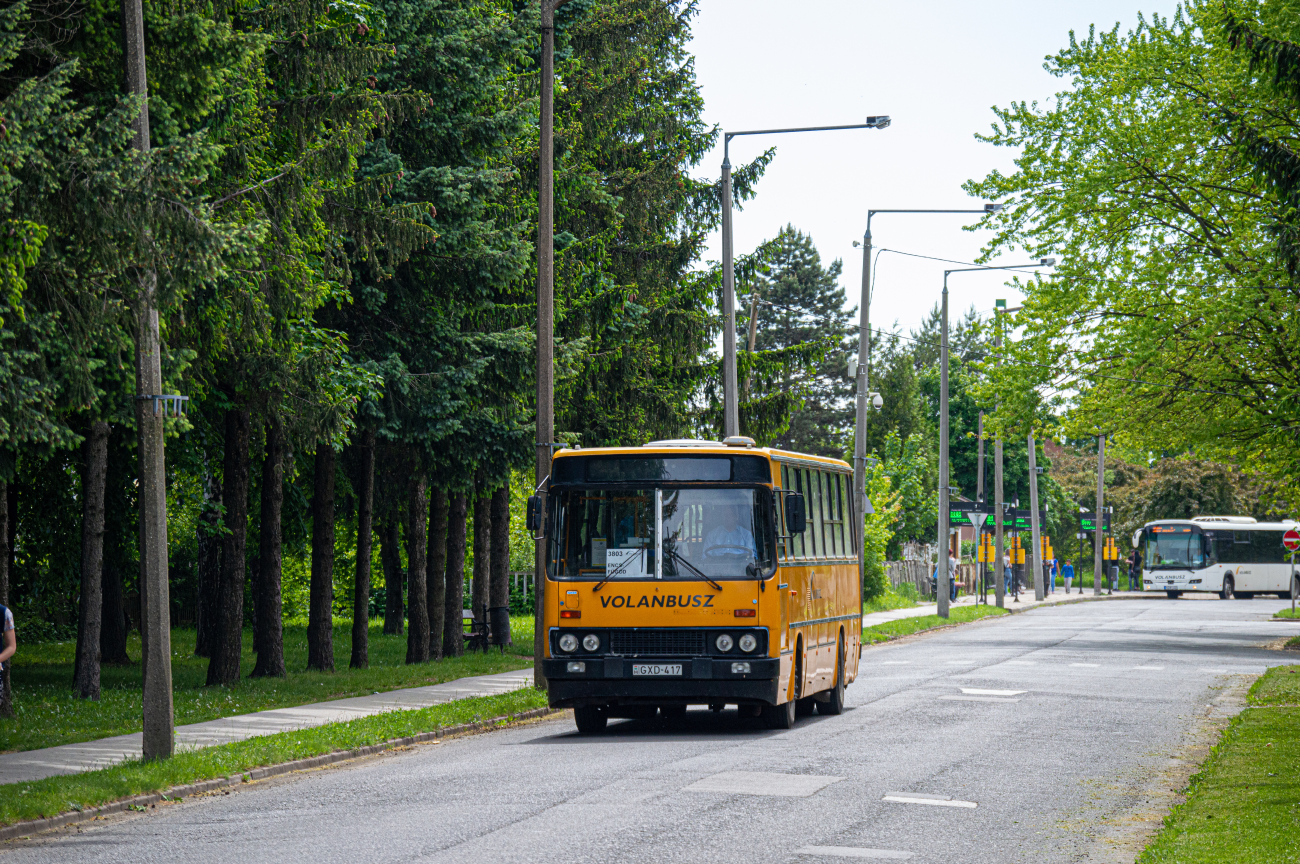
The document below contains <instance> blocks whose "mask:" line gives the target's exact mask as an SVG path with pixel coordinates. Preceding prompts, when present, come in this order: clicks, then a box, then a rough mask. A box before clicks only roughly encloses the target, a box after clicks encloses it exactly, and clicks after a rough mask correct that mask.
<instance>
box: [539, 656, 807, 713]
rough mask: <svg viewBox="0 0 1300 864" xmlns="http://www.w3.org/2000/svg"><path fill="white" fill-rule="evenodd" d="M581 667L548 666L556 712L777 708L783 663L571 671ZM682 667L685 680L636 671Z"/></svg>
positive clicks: (627, 664)
mask: <svg viewBox="0 0 1300 864" xmlns="http://www.w3.org/2000/svg"><path fill="white" fill-rule="evenodd" d="M573 662H575V661H572V660H565V659H550V660H543V661H542V670H543V672H545V674H546V683H547V692H548V695H549V696H550V703H551V707H552V708H572V707H574V706H576V705H654V704H663V703H686V704H694V705H707V704H711V703H714V704H716V703H719V702H722V703H731V704H742V703H743V704H755V705H757V704H767V705H775V704H776V703H777V699H778V693H777V690H778V683H779V681H778V679H779V677H780V674H781V660H780V658H777V657H755V658H745V659H743V660H742V659H740V658H728V659H725V660H719V659H717V658H710V657H695V658H691V657H674V658H671V659H664V660H656V659H652V658H650V659H647V658H640V657H638V658H636V659H635V660H633V659H629V658H626V657H596V658H583V659H582V660H580V661H577V662H580V663H581V664H582V668H581V670H580V671H578V670H575V671H570V669H569V665H570V664H571V663H573ZM736 663H747V664H748V665H749V672H747V673H746V672H742V671H736V672H733V671H732V668H733V664H736ZM646 665H650V666H665V665H671V666H677V665H680V666H681V667H682V674H681V675H680V676H678V675H671V676H664V675H646V676H643V675H637V674H635V669H634V668H633V667H634V666H646Z"/></svg>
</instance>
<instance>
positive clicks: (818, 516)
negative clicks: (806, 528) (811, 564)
mask: <svg viewBox="0 0 1300 864" xmlns="http://www.w3.org/2000/svg"><path fill="white" fill-rule="evenodd" d="M808 489H809V490H810V491H811V492H812V500H811V501H809V502H808V511H809V512H808V515H809V516H811V517H812V518H811V519H809V520H808V522H809V523H810V524H811V526H812V535H813V542H812V546H813V548H812V553H813V555H815V556H816V557H818V558H825V557H826V535H825V534H824V533H823V532H824V531H825V522H824V520H823V518H822V517H823V511H822V500H823V497H824V496H823V495H822V472H820V471H809V472H808Z"/></svg>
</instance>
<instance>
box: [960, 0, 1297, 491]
mask: <svg viewBox="0 0 1300 864" xmlns="http://www.w3.org/2000/svg"><path fill="white" fill-rule="evenodd" d="M1231 8H1232V9H1233V12H1232V13H1231V14H1230V15H1229V20H1230V21H1236V22H1238V24H1240V25H1241V26H1239V27H1236V29H1233V27H1232V26H1229V28H1228V32H1225V30H1224V27H1223V21H1224V7H1223V6H1222V5H1221V4H1220V3H1217V2H1208V0H1205V2H1200V0H1198V2H1191V3H1188V4H1186V5H1185V6H1183V7H1182V8H1181V9H1180V10H1179V11H1178V12H1177V13H1176V14H1175V15H1173V16H1172V17H1169V18H1161V17H1158V16H1152V17H1150V18H1143V19H1141V20H1140V23H1139V26H1138V27H1137V28H1136V29H1134V30H1133V31H1131V32H1129V33H1123V32H1121V31H1120V30H1119V29H1118V27H1117V28H1115V29H1113V30H1110V31H1107V32H1101V33H1098V32H1095V31H1090V33H1089V35H1088V37H1087V38H1086V39H1074V38H1072V39H1071V42H1070V45H1069V46H1068V47H1067V48H1066V49H1064V50H1062V51H1060V52H1059V53H1058V54H1056V55H1055V56H1053V57H1051V58H1049V62H1048V69H1049V71H1050V72H1052V74H1054V75H1056V76H1057V77H1059V78H1062V79H1064V80H1065V81H1066V82H1067V84H1068V87H1067V89H1064V90H1063V91H1062V92H1060V93H1059V94H1057V97H1056V98H1055V99H1054V100H1052V101H1050V102H1048V103H1042V104H1039V103H1035V104H1032V105H1031V104H1026V103H1016V104H1012V105H1010V106H1008V107H1007V108H1004V109H998V110H997V111H996V114H997V123H996V124H995V125H994V127H993V129H992V130H991V132H990V133H989V134H988V135H987V136H986V139H985V140H987V141H989V142H990V143H993V144H995V145H997V146H1005V147H1015V148H1017V149H1018V150H1019V152H1020V155H1019V156H1018V157H1017V159H1016V169H1015V170H1014V171H1013V172H1011V173H1009V174H1003V173H1001V172H994V173H992V174H990V175H988V176H987V177H986V178H984V179H983V180H981V181H978V182H970V183H968V184H967V185H966V189H967V191H968V192H970V193H971V194H973V195H979V196H984V197H986V198H989V199H990V200H1009V201H1010V202H1011V204H1010V206H1008V207H1007V208H1006V209H1004V210H1002V211H999V212H998V213H996V214H991V215H990V216H988V217H986V219H985V224H986V225H987V226H988V227H991V228H993V229H994V230H995V231H996V236H995V239H994V240H993V241H992V242H991V243H990V244H989V246H988V248H987V249H986V253H987V254H989V255H992V254H994V253H996V252H998V251H1000V250H1008V249H1011V248H1013V247H1021V248H1023V249H1024V250H1025V251H1027V252H1029V253H1030V254H1031V255H1040V254H1054V255H1056V256H1057V257H1058V262H1059V264H1058V267H1057V269H1056V272H1055V273H1054V274H1053V275H1052V276H1051V277H1050V278H1049V277H1045V278H1042V279H1040V280H1031V281H1029V282H1027V283H1025V284H1024V285H1023V286H1022V287H1023V288H1024V290H1025V291H1026V292H1027V294H1026V300H1025V304H1024V309H1023V311H1021V312H1018V313H1015V315H1014V319H1013V321H1014V324H1015V326H1017V327H1018V328H1020V333H1021V334H1022V335H1021V338H1020V339H1019V340H1017V341H1015V342H1010V343H1008V345H1007V346H1006V347H1005V348H1004V349H1003V351H1002V352H1001V355H1000V359H1001V361H1002V362H999V363H997V364H994V365H992V366H991V367H990V368H989V370H988V374H989V380H990V384H989V387H988V388H987V389H985V390H983V391H982V392H981V394H980V395H981V396H982V398H984V399H985V401H986V402H990V403H991V402H994V401H997V402H998V403H999V409H998V413H999V415H1000V416H999V418H998V420H997V422H998V423H999V424H1001V425H1003V426H1004V428H1012V427H1016V426H1018V427H1019V428H1021V429H1023V428H1024V427H1025V426H1026V425H1029V424H1032V423H1033V422H1035V417H1036V416H1037V412H1038V411H1039V409H1040V407H1041V403H1042V398H1043V397H1042V396H1041V395H1040V394H1043V393H1067V394H1070V395H1071V402H1070V404H1069V406H1068V409H1069V410H1068V413H1067V414H1066V417H1065V427H1066V431H1067V434H1069V435H1070V436H1073V437H1080V438H1082V437H1085V436H1091V435H1095V434H1097V433H1098V432H1102V433H1113V434H1114V435H1115V440H1116V442H1117V443H1118V444H1119V445H1121V446H1123V447H1129V448H1131V449H1133V450H1139V451H1150V452H1154V453H1180V452H1187V451H1194V452H1195V453H1197V455H1198V456H1200V457H1202V458H1211V459H1217V460H1221V461H1224V462H1228V463H1230V464H1236V465H1240V466H1243V467H1247V468H1249V470H1251V471H1253V472H1256V473H1259V474H1261V475H1263V476H1266V477H1268V478H1271V479H1272V480H1274V481H1276V484H1277V492H1278V494H1279V495H1280V496H1282V500H1283V501H1291V500H1297V490H1300V479H1298V476H1300V475H1297V474H1296V472H1295V463H1294V460H1292V459H1290V457H1289V456H1287V455H1286V454H1287V452H1288V450H1289V448H1290V439H1291V437H1292V436H1291V432H1290V430H1291V428H1292V427H1293V426H1294V424H1295V422H1296V419H1297V415H1296V410H1297V407H1298V406H1300V403H1297V402H1296V400H1295V399H1293V398H1292V396H1291V395H1290V394H1292V393H1293V392H1295V390H1296V382H1295V377H1294V369H1295V368H1297V363H1296V358H1295V352H1296V347H1295V346H1296V345H1297V344H1298V343H1297V338H1296V335H1297V334H1296V332H1295V328H1296V326H1297V323H1296V317H1295V316H1294V315H1292V314H1290V310H1292V309H1294V307H1295V304H1296V301H1297V293H1296V289H1295V287H1294V286H1293V284H1291V285H1288V283H1293V280H1292V279H1291V278H1290V276H1289V274H1288V267H1290V266H1291V264H1290V263H1288V262H1290V261H1291V258H1290V257H1289V255H1290V253H1288V252H1287V248H1288V247H1287V243H1289V242H1290V241H1289V240H1288V239H1287V237H1288V236H1289V235H1288V234H1287V232H1288V231H1289V230H1290V227H1289V226H1292V225H1294V224H1295V208H1294V206H1293V204H1292V203H1291V201H1292V199H1291V198H1290V197H1288V196H1290V195H1291V194H1292V191H1289V190H1294V188H1295V186H1294V184H1291V183H1290V181H1288V180H1287V179H1286V176H1284V175H1286V170H1289V169H1285V166H1286V165H1287V164H1288V159H1290V158H1291V157H1290V156H1289V155H1288V154H1289V153H1290V148H1291V146H1292V145H1291V143H1290V142H1292V141H1294V139H1295V135H1296V128H1295V125H1294V123H1295V121H1294V119H1293V118H1294V116H1295V113H1294V112H1295V107H1296V101H1295V95H1294V90H1293V88H1292V86H1291V84H1290V83H1288V82H1289V80H1290V79H1289V78H1288V77H1287V76H1288V75H1289V73H1288V72H1287V71H1286V70H1288V69H1290V68H1291V67H1290V66H1285V63H1284V62H1283V65H1278V64H1279V62H1282V61H1280V60H1279V58H1283V57H1285V56H1290V55H1289V54H1288V53H1287V51H1288V50H1289V49H1287V48H1286V46H1285V45H1283V43H1294V41H1295V33H1296V21H1297V19H1296V17H1295V15H1294V9H1293V4H1289V3H1264V2H1242V3H1234V4H1233V5H1232V7H1231ZM1288 10H1290V11H1289V12H1288ZM1234 16H1235V17H1234ZM1242 22H1245V23H1242ZM1242 28H1245V29H1242ZM1247 31H1250V32H1257V33H1259V35H1260V37H1267V38H1270V39H1273V40H1275V41H1273V42H1267V41H1261V39H1259V38H1254V37H1251V39H1247V38H1246V35H1245V34H1246V33H1247ZM1252 39H1253V41H1252ZM1247 43H1249V44H1247ZM1234 45H1238V46H1240V47H1239V48H1234V47H1233V46H1234ZM1270 46H1271V47H1270ZM1270 70H1272V72H1273V74H1269V72H1270ZM1279 76H1280V77H1279ZM1274 157H1275V158H1274ZM1270 160H1272V161H1270ZM1279 243H1280V244H1281V246H1280V247H1279Z"/></svg>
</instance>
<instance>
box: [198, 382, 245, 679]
mask: <svg viewBox="0 0 1300 864" xmlns="http://www.w3.org/2000/svg"><path fill="white" fill-rule="evenodd" d="M250 422H251V421H250V418H249V412H248V409H247V408H240V409H234V408H232V409H230V410H228V411H226V442H225V449H226V452H225V464H224V467H223V470H222V473H223V474H224V475H225V482H224V484H223V485H224V489H223V491H224V493H225V494H224V498H225V504H226V518H225V530H224V532H223V534H222V538H221V582H220V587H219V589H218V594H217V610H216V611H217V616H216V617H217V627H216V639H215V641H214V643H213V646H212V658H211V659H210V660H209V661H208V682H207V683H208V686H213V685H216V684H226V685H230V684H236V683H238V682H239V674H240V670H239V664H240V655H241V654H242V652H243V647H244V646H243V640H244V579H245V577H246V574H245V572H244V570H245V566H246V565H245V551H246V549H247V544H248V468H249V466H248V432H249V425H250Z"/></svg>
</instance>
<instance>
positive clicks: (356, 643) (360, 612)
mask: <svg viewBox="0 0 1300 864" xmlns="http://www.w3.org/2000/svg"><path fill="white" fill-rule="evenodd" d="M360 455H361V464H360V466H359V467H360V473H361V476H360V477H358V478H357V575H356V584H355V587H354V588H353V593H352V659H351V660H350V661H348V666H350V667H351V668H353V669H365V668H366V667H368V666H369V665H370V555H371V551H370V550H371V547H370V544H371V541H372V540H373V530H372V527H373V526H372V524H371V523H372V520H373V513H374V509H375V430H374V429H366V430H365V431H364V432H362V433H361V454H360Z"/></svg>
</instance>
